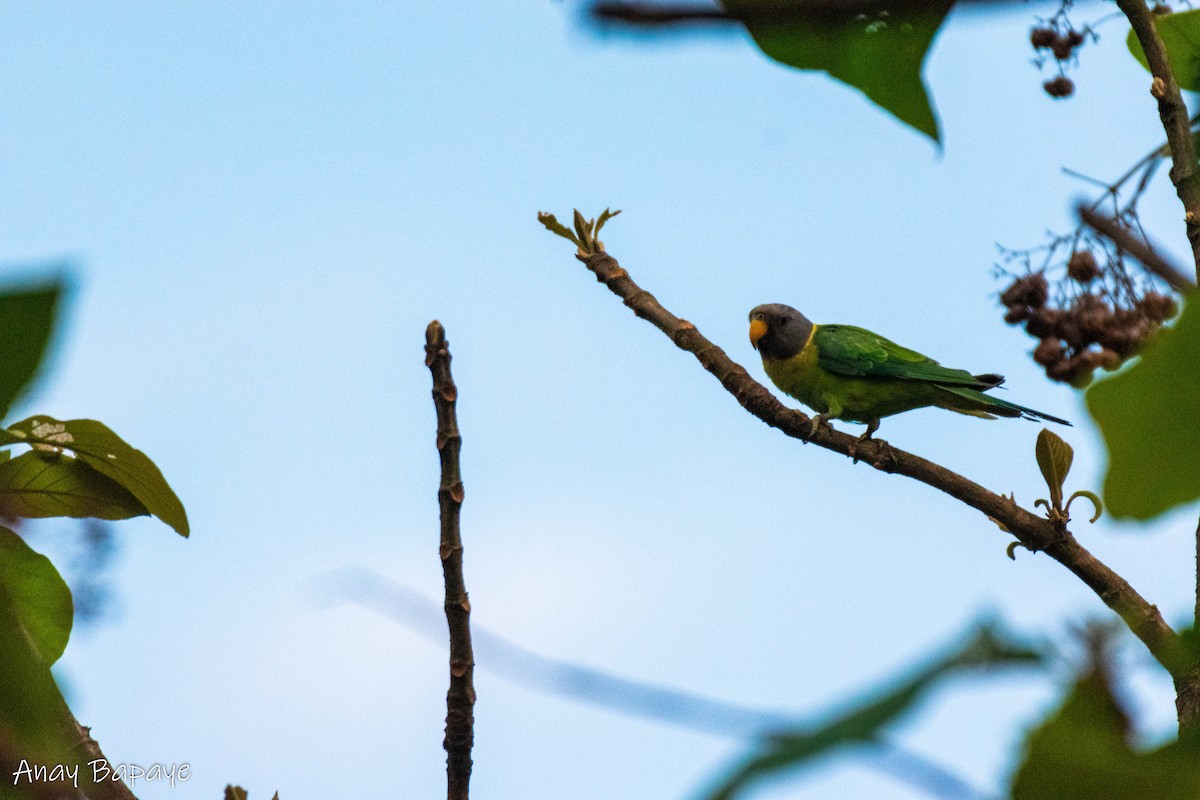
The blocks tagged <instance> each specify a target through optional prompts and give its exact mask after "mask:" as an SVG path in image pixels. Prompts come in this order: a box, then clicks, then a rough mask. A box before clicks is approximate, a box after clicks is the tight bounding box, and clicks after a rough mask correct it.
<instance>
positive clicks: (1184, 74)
mask: <svg viewBox="0 0 1200 800" xmlns="http://www.w3.org/2000/svg"><path fill="white" fill-rule="evenodd" d="M1154 25H1155V27H1156V28H1158V35H1159V37H1161V38H1162V40H1163V45H1164V46H1165V47H1166V48H1167V60H1168V61H1170V62H1171V71H1172V72H1174V73H1175V81H1176V82H1177V83H1178V84H1179V88H1181V89H1188V90H1189V91H1193V92H1196V91H1200V9H1193V10H1191V11H1180V12H1178V13H1176V14H1164V15H1158V16H1155V17H1154ZM1125 43H1126V44H1127V45H1128V46H1129V52H1131V53H1133V57H1134V58H1136V59H1137V60H1138V62H1139V63H1140V64H1141V65H1142V66H1143V67H1145V68H1146V69H1147V70H1149V69H1150V64H1149V63H1148V62H1147V61H1146V54H1145V52H1143V50H1142V45H1141V43H1140V42H1138V40H1137V36H1136V35H1135V34H1134V32H1133V29H1132V28H1131V29H1130V31H1129V35H1128V36H1127V37H1126V40H1125Z"/></svg>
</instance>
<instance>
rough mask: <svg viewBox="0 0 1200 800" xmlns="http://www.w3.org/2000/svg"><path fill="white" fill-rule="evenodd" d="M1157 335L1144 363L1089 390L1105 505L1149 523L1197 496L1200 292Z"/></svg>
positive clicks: (1199, 469)
mask: <svg viewBox="0 0 1200 800" xmlns="http://www.w3.org/2000/svg"><path fill="white" fill-rule="evenodd" d="M1190 298H1191V299H1190V302H1188V303H1187V305H1186V306H1185V307H1184V309H1183V313H1182V314H1180V316H1179V319H1178V321H1177V322H1176V323H1175V325H1174V326H1172V327H1171V328H1164V329H1163V330H1161V331H1159V332H1158V334H1157V335H1156V336H1155V337H1154V339H1153V340H1152V341H1151V342H1150V343H1149V344H1148V345H1147V346H1146V348H1145V350H1144V351H1143V352H1142V356H1141V358H1140V359H1139V361H1138V362H1137V363H1136V364H1134V365H1133V366H1132V367H1130V368H1129V369H1128V370H1126V371H1125V372H1122V373H1120V374H1118V375H1116V376H1114V377H1112V378H1108V379H1107V380H1103V381H1099V382H1097V383H1096V384H1095V385H1094V386H1092V388H1091V389H1089V390H1088V393H1087V395H1086V397H1087V407H1088V412H1089V413H1090V414H1091V415H1092V419H1094V420H1095V421H1096V424H1097V425H1098V426H1099V427H1100V432H1101V433H1102V434H1103V435H1104V443H1105V445H1106V446H1107V448H1108V472H1107V474H1106V475H1105V478H1104V505H1105V506H1107V508H1108V510H1109V513H1111V514H1112V515H1113V516H1116V517H1133V518H1135V519H1149V518H1150V517H1153V516H1156V515H1158V514H1161V513H1162V512H1164V511H1167V510H1168V509H1171V508H1174V507H1175V506H1177V505H1180V504H1182V503H1187V502H1190V501H1192V500H1195V499H1196V498H1197V497H1200V391H1198V390H1197V387H1198V386H1200V294H1198V293H1196V292H1193V293H1192V294H1191V296H1190Z"/></svg>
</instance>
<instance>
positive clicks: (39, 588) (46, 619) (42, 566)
mask: <svg viewBox="0 0 1200 800" xmlns="http://www.w3.org/2000/svg"><path fill="white" fill-rule="evenodd" d="M0 603H6V604H7V605H8V606H9V608H10V609H11V614H4V615H0V619H5V618H8V619H13V620H15V623H16V624H17V625H19V626H20V627H21V628H22V629H23V632H24V635H25V636H26V637H27V638H28V641H29V642H31V643H32V644H33V646H34V647H35V648H36V649H37V653H38V655H39V656H40V658H41V661H42V663H44V664H45V665H46V666H49V665H50V664H53V663H54V662H55V661H57V660H58V658H59V656H61V655H62V654H63V650H65V649H66V647H67V640H68V639H69V638H71V623H72V621H73V619H74V615H75V606H74V604H73V603H72V601H71V590H70V589H68V588H67V584H66V583H64V582H63V579H62V576H61V575H59V574H58V570H56V569H55V568H54V565H53V564H51V563H50V559H48V558H46V557H45V556H44V555H42V554H41V553H38V552H36V551H34V550H33V549H32V548H31V547H30V546H29V545H27V544H25V540H24V539H22V538H21V537H20V536H18V535H17V534H15V533H13V532H12V531H10V530H9V529H8V528H4V527H0Z"/></svg>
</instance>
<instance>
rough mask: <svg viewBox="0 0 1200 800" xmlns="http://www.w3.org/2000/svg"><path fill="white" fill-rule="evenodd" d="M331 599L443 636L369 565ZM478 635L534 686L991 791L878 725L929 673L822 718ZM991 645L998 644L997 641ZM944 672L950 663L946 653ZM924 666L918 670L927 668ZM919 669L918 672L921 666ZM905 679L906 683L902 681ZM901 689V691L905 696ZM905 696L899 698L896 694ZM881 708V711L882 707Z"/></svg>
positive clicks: (322, 583)
mask: <svg viewBox="0 0 1200 800" xmlns="http://www.w3.org/2000/svg"><path fill="white" fill-rule="evenodd" d="M314 587H315V588H316V589H317V590H318V592H319V593H320V595H322V596H323V597H324V599H325V600H326V601H327V602H328V603H330V604H336V603H339V602H347V601H349V602H352V603H355V604H357V605H360V606H363V607H364V608H368V609H370V610H371V611H374V612H376V613H378V614H381V615H382V616H385V617H387V618H388V619H390V620H393V621H395V622H398V623H400V624H401V625H403V626H404V627H406V628H408V629H409V630H411V631H413V632H415V633H417V634H419V635H421V636H422V637H423V638H425V639H428V640H429V641H431V642H433V643H435V644H438V645H444V642H445V629H444V627H443V625H442V623H441V620H440V616H441V614H440V610H439V609H438V607H437V604H436V603H435V602H434V601H432V600H429V599H428V598H426V597H425V596H423V595H422V594H420V593H419V592H417V591H414V590H413V589H410V588H408V587H406V586H403V585H401V584H398V583H396V582H395V581H392V580H390V579H388V578H386V577H384V576H383V575H380V574H379V573H377V572H375V571H373V570H370V569H367V568H365V567H347V568H345V569H341V570H337V571H333V572H329V573H326V574H324V575H322V576H320V577H319V578H318V579H317V580H316V581H315V583H314ZM991 636H992V633H991V632H990V631H988V630H987V629H984V630H983V631H982V632H981V634H980V636H979V637H977V638H976V639H973V640H971V637H970V636H969V635H968V636H965V637H964V640H970V641H969V642H968V644H967V645H966V646H965V647H963V646H962V643H961V642H959V643H957V644H956V647H957V648H958V649H957V650H956V649H955V648H953V647H952V648H951V649H952V650H955V657H956V658H958V659H959V660H958V661H955V662H954V663H953V664H952V666H961V665H964V664H965V659H963V658H962V653H963V652H967V653H971V654H975V655H978V654H979V652H980V651H981V650H987V649H988V648H987V647H983V648H980V647H979V642H980V641H987V642H991V641H993V639H992V638H990V637H991ZM473 637H474V645H475V648H476V650H477V651H478V652H479V653H480V655H481V658H480V665H481V666H482V667H483V668H484V669H486V670H487V671H489V672H491V673H492V674H493V675H495V676H497V677H499V678H501V679H503V680H505V681H508V682H510V683H513V684H515V685H517V686H520V687H522V688H524V689H528V690H531V691H537V692H542V693H545V694H550V695H554V696H559V697H567V698H571V699H574V700H579V701H582V702H585V703H589V704H592V705H597V706H601V707H603V708H608V709H611V710H614V711H618V712H621V713H623V714H628V715H631V716H635V717H641V718H645V719H653V720H658V721H661V722H665V723H668V724H671V725H675V726H678V727H681V728H687V729H690V730H695V731H699V732H702V733H708V734H715V735H717V736H722V737H729V738H734V739H742V740H750V741H752V742H754V743H756V745H757V746H760V747H763V748H770V747H774V746H775V745H776V743H778V742H786V743H793V744H794V743H795V742H796V741H797V740H802V741H803V742H804V743H805V744H806V746H807V747H808V750H807V751H806V752H805V753H804V757H805V759H806V765H809V764H808V762H812V764H815V762H816V761H817V760H818V759H820V758H822V757H825V756H828V755H830V754H831V753H832V752H833V751H834V750H835V749H836V748H839V747H842V746H856V747H857V748H858V750H857V751H856V752H857V753H859V754H861V755H863V756H864V758H863V763H864V764H865V765H867V766H869V767H871V768H872V769H874V770H876V771H878V772H881V773H883V774H886V775H888V776H890V777H892V778H894V779H896V780H899V781H902V782H904V783H907V784H909V785H911V786H913V787H915V788H918V789H920V790H922V791H924V792H926V793H928V794H929V795H931V796H933V797H938V798H944V800H982V798H985V797H988V796H989V795H987V793H985V792H983V791H981V790H979V789H977V788H975V787H973V786H971V785H970V783H968V782H967V781H966V780H964V779H962V778H960V777H958V776H956V775H955V774H953V773H952V772H951V771H949V770H948V769H946V768H945V767H942V766H940V765H938V764H936V763H935V762H933V761H930V760H929V759H927V758H925V757H924V756H921V755H918V754H916V753H913V752H910V751H907V750H905V749H903V748H901V747H899V746H897V745H895V744H893V743H891V742H889V741H888V740H887V739H886V737H884V736H883V734H882V732H881V731H880V728H881V727H882V726H883V725H884V724H886V723H890V722H891V721H893V720H894V718H895V717H896V716H898V715H899V714H901V713H903V712H904V711H907V710H910V709H911V708H912V707H913V706H914V705H915V701H917V700H918V699H920V698H919V696H920V692H921V690H923V689H925V688H927V685H928V684H926V683H921V684H920V686H918V687H917V691H916V692H910V691H909V690H911V689H912V686H913V680H912V679H911V678H908V677H907V676H906V677H904V678H902V679H900V680H899V681H896V682H893V681H889V682H887V683H886V684H885V685H884V686H883V688H877V689H875V690H874V691H871V692H867V693H865V694H864V695H863V696H861V697H858V698H855V699H854V700H852V701H850V702H848V703H842V704H838V706H837V708H836V710H834V711H831V712H826V713H825V714H823V715H821V716H820V717H819V718H817V719H812V718H811V717H801V716H799V715H795V714H783V713H779V712H774V711H763V710H759V709H754V708H746V707H743V706H738V705H734V704H731V703H725V702H722V701H719V700H713V699H711V698H707V697H702V696H699V695H695V694H691V693H688V692H683V691H679V690H678V689H672V688H669V687H665V686H656V685H653V684H648V683H644V682H641V681H635V680H630V679H628V678H622V677H619V676H616V675H612V674H610V673H607V672H604V671H601V670H597V669H594V668H592V667H586V666H581V665H578V664H570V663H566V662H562V661H557V660H555V659H551V658H547V657H545V656H541V655H538V654H536V653H534V652H531V651H530V650H527V649H525V648H524V647H521V646H520V645H517V644H514V643H513V642H511V641H509V640H507V639H505V638H503V637H502V636H499V635H498V634H495V633H492V632H491V631H489V630H487V629H486V628H480V627H479V626H476V627H475V629H474V631H473ZM1013 650H1014V649H1013V648H1011V647H1010V648H1008V649H1005V648H1004V647H1000V648H996V651H999V652H1001V653H1002V657H999V658H994V659H993V660H991V661H988V660H987V659H986V658H981V659H979V660H978V661H976V662H973V663H976V664H980V665H984V664H985V662H986V663H987V664H992V665H997V666H1004V665H1011V664H1013V663H1032V662H1033V661H1034V660H1035V659H1034V657H1033V656H1032V655H1030V654H1029V653H1028V652H1027V651H1022V652H1020V653H1018V654H1017V655H1016V656H1015V657H1014V656H1013V655H1012V653H1013ZM988 652H989V653H992V652H993V651H991V650H989V651H988ZM941 666H942V667H943V670H942V671H939V672H938V673H937V677H941V676H942V674H943V672H945V671H946V670H947V669H948V667H946V666H945V664H944V663H943V664H942V665H941ZM929 672H930V670H929V669H928V668H926V669H925V670H921V671H920V673H924V674H925V675H928V673H929ZM919 677H920V674H919ZM897 684H899V689H897V688H896V686H897ZM899 695H903V696H902V697H899ZM898 697H899V699H898ZM881 709H883V711H881Z"/></svg>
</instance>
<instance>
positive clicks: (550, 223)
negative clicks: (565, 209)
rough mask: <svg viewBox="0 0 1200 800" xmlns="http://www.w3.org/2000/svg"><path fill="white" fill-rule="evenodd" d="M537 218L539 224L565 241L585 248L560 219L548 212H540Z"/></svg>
mask: <svg viewBox="0 0 1200 800" xmlns="http://www.w3.org/2000/svg"><path fill="white" fill-rule="evenodd" d="M537 218H538V222H540V223H542V224H543V225H545V226H546V230H548V231H550V232H551V233H555V234H558V235H559V236H561V237H563V238H564V239H569V240H570V241H571V242H573V243H574V244H575V246H576V247H583V243H582V242H580V241H579V239H577V238H576V237H575V234H573V233H571V229H570V228H568V227H567V226H566V225H563V224H562V223H561V222H559V221H558V218H557V217H555V216H554V215H553V214H551V213H549V212H546V211H539V212H538V215H537Z"/></svg>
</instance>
